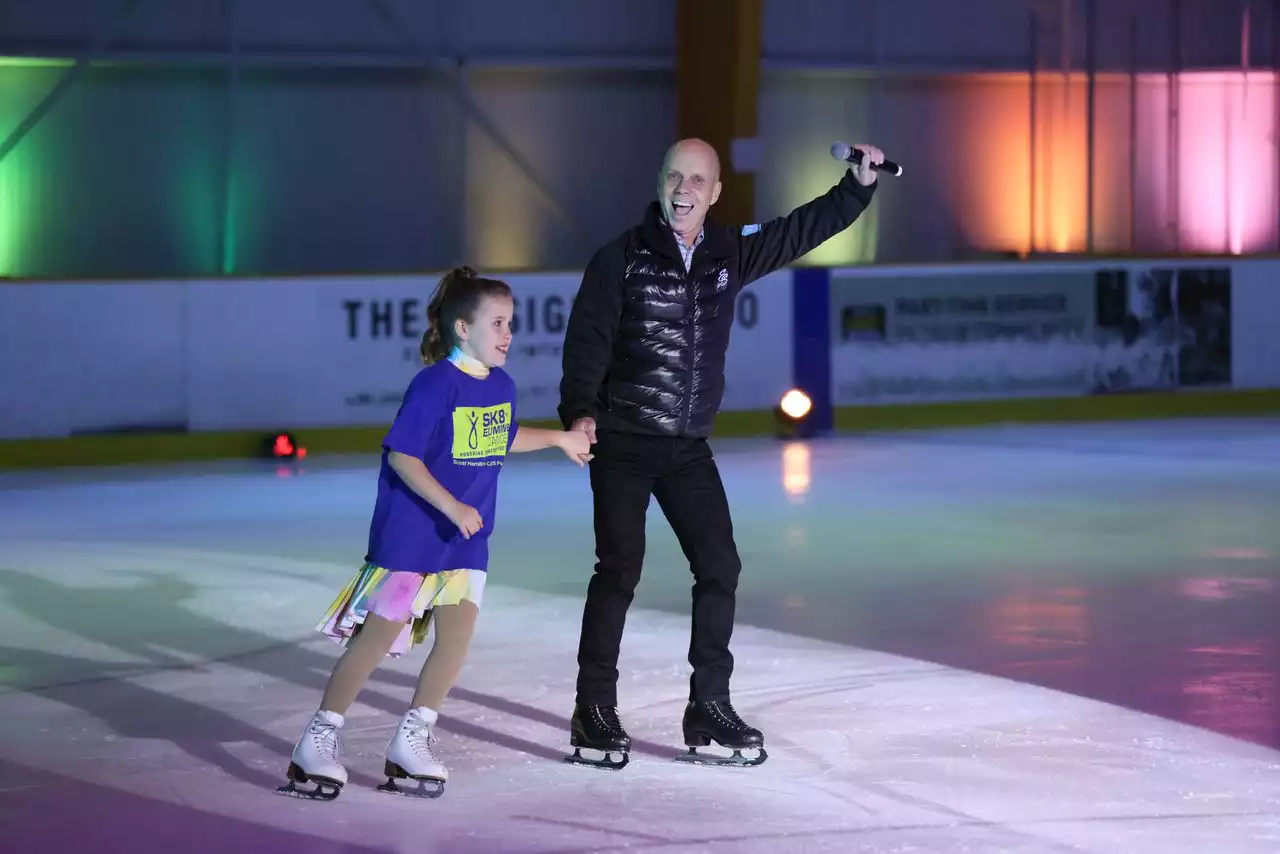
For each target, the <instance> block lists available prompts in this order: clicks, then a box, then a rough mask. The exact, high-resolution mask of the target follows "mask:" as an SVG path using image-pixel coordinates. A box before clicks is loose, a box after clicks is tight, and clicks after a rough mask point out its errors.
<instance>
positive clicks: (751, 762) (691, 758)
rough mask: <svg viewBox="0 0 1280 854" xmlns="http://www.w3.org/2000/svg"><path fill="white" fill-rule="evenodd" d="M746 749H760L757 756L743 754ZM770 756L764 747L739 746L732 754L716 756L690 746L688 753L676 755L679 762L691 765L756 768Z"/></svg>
mask: <svg viewBox="0 0 1280 854" xmlns="http://www.w3.org/2000/svg"><path fill="white" fill-rule="evenodd" d="M744 750H758V751H759V753H757V754H756V755H755V756H752V757H747V756H743V755H742V751H744ZM768 758H769V754H768V753H766V752H765V749H764V748H763V747H737V748H733V755H732V756H716V755H714V754H710V753H699V752H698V748H696V747H690V748H689V752H688V753H680V754H677V755H676V761H677V762H685V763H687V764H689V765H718V766H722V767H727V768H754V767H755V766H757V765H763V764H764V761H765V760H766V759H768Z"/></svg>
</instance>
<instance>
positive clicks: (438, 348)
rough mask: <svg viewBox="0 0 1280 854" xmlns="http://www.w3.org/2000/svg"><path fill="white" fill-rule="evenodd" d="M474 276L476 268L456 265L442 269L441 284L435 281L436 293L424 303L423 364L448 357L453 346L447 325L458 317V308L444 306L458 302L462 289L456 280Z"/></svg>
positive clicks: (451, 333)
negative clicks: (436, 283)
mask: <svg viewBox="0 0 1280 854" xmlns="http://www.w3.org/2000/svg"><path fill="white" fill-rule="evenodd" d="M475 278H476V271H475V270H473V269H471V268H470V267H466V266H463V267H455V268H453V269H452V270H450V271H449V272H447V273H445V274H444V277H443V278H442V279H441V280H440V284H438V285H436V290H435V293H433V294H432V295H431V301H430V302H429V303H427V331H426V333H425V334H424V335H423V336H422V346H421V348H420V349H421V353H422V361H423V363H424V364H428V365H430V364H432V363H434V362H439V361H441V360H442V359H445V358H447V357H448V355H449V351H450V350H452V349H453V329H452V328H450V327H452V326H453V324H454V322H455V321H456V320H457V312H456V311H448V312H446V311H445V306H446V305H448V304H450V303H452V304H456V303H457V302H458V299H457V298H458V296H459V295H460V292H461V291H463V290H464V289H463V288H460V287H458V286H459V284H461V283H462V282H464V281H465V280H467V279H475ZM449 315H453V316H452V317H450V316H449ZM446 330H447V331H446Z"/></svg>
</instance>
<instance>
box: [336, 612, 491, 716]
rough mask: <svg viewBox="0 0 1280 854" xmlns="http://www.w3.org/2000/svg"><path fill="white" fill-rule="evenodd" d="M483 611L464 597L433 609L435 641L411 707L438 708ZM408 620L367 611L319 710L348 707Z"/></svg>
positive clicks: (456, 674)
mask: <svg viewBox="0 0 1280 854" xmlns="http://www.w3.org/2000/svg"><path fill="white" fill-rule="evenodd" d="M479 616H480V609H479V608H477V607H476V605H475V603H474V602H468V601H466V600H463V601H462V602H460V603H458V604H457V605H441V606H438V607H436V608H434V609H432V611H431V619H432V620H433V621H434V622H435V633H436V637H435V643H434V644H433V645H432V647H431V652H430V653H429V654H428V655H427V660H426V663H424V664H423V665H422V672H421V673H420V674H418V687H417V689H416V690H415V691H414V694H413V703H412V705H411V706H410V708H414V709H416V708H419V707H422V706H426V707H427V708H428V709H434V710H436V711H439V710H440V706H441V705H442V704H443V703H444V699H445V697H446V696H447V695H448V693H449V689H450V688H452V687H453V683H454V681H455V680H456V679H457V678H458V674H459V673H461V672H462V663H463V661H465V660H466V657H467V647H468V646H469V645H470V643H471V635H472V634H473V633H474V631H475V627H476V618H477V617H479ZM404 626H405V624H404V623H398V622H394V621H392V620H387V619H384V618H382V617H378V616H376V615H374V614H369V615H368V616H367V617H365V620H364V625H363V626H361V627H360V632H359V634H357V635H356V636H355V637H354V638H353V639H352V640H351V642H350V644H348V645H347V649H346V652H344V653H343V654H342V657H341V658H339V659H338V663H337V664H336V665H335V666H334V668H333V674H332V675H331V676H330V677H329V684H328V685H327V686H326V687H325V690H324V696H323V697H322V698H321V699H320V709H321V711H326V712H337V713H338V714H340V715H345V714H346V713H347V709H348V708H350V706H351V704H352V703H354V702H355V699H356V695H357V694H359V693H360V690H361V689H362V688H364V685H365V683H366V682H368V681H369V677H370V676H372V675H373V671H374V669H375V668H376V667H377V666H378V664H379V662H381V661H382V659H383V658H384V657H386V655H387V653H388V652H390V651H391V645H392V644H393V643H394V642H395V639H396V637H397V636H398V635H399V634H400V632H401V631H402V630H403V629H404Z"/></svg>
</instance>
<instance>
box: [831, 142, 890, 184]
mask: <svg viewBox="0 0 1280 854" xmlns="http://www.w3.org/2000/svg"><path fill="white" fill-rule="evenodd" d="M831 156H832V157H834V158H835V159H836V160H843V161H844V162H846V163H852V164H853V165H855V166H857V165H858V164H859V163H861V162H862V152H861V151H859V150H858V149H856V148H854V147H853V146H851V145H849V144H848V143H845V142H834V143H832V144H831ZM871 168H872V169H874V170H876V171H877V172H885V173H887V174H889V175H893V176H894V177H897V176H898V175H901V174H902V167H901V166H899V165H898V164H897V163H894V162H893V161H892V160H885V162H883V163H877V164H875V165H874V166H872V167H871Z"/></svg>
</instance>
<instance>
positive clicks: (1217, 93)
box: [1152, 72, 1277, 255]
mask: <svg viewBox="0 0 1280 854" xmlns="http://www.w3.org/2000/svg"><path fill="white" fill-rule="evenodd" d="M1177 105H1178V144H1177V152H1178V153H1177V156H1178V167H1177V174H1178V236H1179V242H1180V244H1181V245H1180V246H1179V248H1180V249H1182V250H1184V251H1190V252H1212V253H1217V252H1226V253H1231V254H1233V255H1241V254H1244V253H1250V252H1262V251H1268V250H1274V249H1275V248H1276V236H1277V235H1276V213H1277V211H1276V177H1277V175H1276V144H1275V140H1274V136H1275V134H1276V80H1275V75H1274V74H1273V73H1271V72H1248V73H1246V72H1185V73H1183V74H1181V75H1179V78H1178V93H1177ZM1157 128H1158V129H1159V132H1160V133H1161V135H1164V128H1163V127H1162V126H1159V125H1157ZM1157 128H1152V130H1157Z"/></svg>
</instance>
